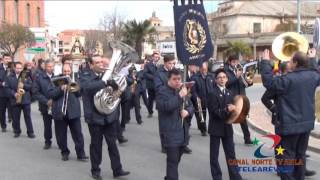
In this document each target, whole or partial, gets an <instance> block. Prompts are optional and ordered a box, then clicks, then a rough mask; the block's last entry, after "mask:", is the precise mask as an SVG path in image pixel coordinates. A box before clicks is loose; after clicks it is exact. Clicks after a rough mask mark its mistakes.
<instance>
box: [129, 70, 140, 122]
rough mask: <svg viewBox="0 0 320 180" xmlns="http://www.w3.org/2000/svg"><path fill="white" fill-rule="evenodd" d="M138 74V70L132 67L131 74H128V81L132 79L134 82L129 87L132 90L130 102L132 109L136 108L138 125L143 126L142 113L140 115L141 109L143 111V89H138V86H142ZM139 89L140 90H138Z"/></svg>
mask: <svg viewBox="0 0 320 180" xmlns="http://www.w3.org/2000/svg"><path fill="white" fill-rule="evenodd" d="M137 76H138V73H137V70H136V69H135V68H134V67H132V68H130V69H129V74H128V79H131V80H132V83H131V84H130V86H129V89H130V92H131V95H132V96H131V97H130V98H129V101H130V105H131V107H130V109H131V108H134V111H135V115H136V121H137V123H138V124H139V125H140V124H142V122H143V121H142V119H141V113H140V109H141V106H140V95H139V94H140V92H138V91H140V88H142V87H138V86H141V82H140V85H138V77H137ZM138 88H139V89H138Z"/></svg>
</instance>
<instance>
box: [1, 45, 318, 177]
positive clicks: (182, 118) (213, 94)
mask: <svg viewBox="0 0 320 180" xmlns="http://www.w3.org/2000/svg"><path fill="white" fill-rule="evenodd" d="M308 54H309V56H308V57H307V56H306V55H305V54H304V53H302V52H295V53H292V59H291V60H290V61H289V62H282V64H285V65H282V66H281V67H283V68H282V69H280V72H281V75H280V76H279V75H277V76H275V77H273V75H272V67H271V64H270V63H269V61H268V60H269V59H270V55H269V51H268V50H266V51H265V52H264V56H263V59H264V60H263V61H262V62H261V74H262V80H263V84H264V86H265V87H266V88H267V89H268V90H267V91H266V93H265V94H264V95H263V97H262V102H263V103H264V104H265V105H266V107H267V108H268V109H270V111H271V112H272V114H273V115H272V123H273V125H274V126H275V130H276V133H277V134H278V135H280V136H281V138H282V140H281V146H282V147H284V148H285V149H286V150H287V151H288V154H287V155H286V156H285V157H286V158H287V159H290V158H301V159H304V160H305V156H306V155H305V151H306V147H307V142H308V137H309V134H310V130H311V129H312V128H313V121H314V119H315V117H314V115H313V114H314V113H313V112H311V111H312V109H313V108H312V107H309V108H306V107H307V106H312V104H310V103H308V102H311V101H312V99H313V96H314V95H313V93H314V91H315V88H316V87H317V86H318V85H319V83H320V76H319V74H318V72H317V71H316V70H315V68H309V63H310V62H309V58H310V59H311V58H314V57H315V50H314V49H310V50H309V53H308ZM159 57H160V56H159V54H158V53H157V52H155V53H154V54H153V56H152V60H151V61H150V62H148V63H147V64H146V68H144V69H143V67H142V68H141V69H140V71H138V72H137V70H136V68H135V66H132V67H131V68H128V74H127V75H126V77H125V79H124V81H126V85H127V86H126V87H125V89H124V90H123V91H122V93H121V94H122V95H121V96H119V98H120V99H121V100H120V101H124V100H125V101H124V102H125V103H127V104H125V103H122V102H119V104H118V105H116V106H115V107H114V108H115V109H114V110H113V111H112V112H111V113H109V114H107V113H103V112H99V111H98V110H97V108H96V107H95V102H94V96H95V94H96V93H97V92H99V91H100V90H102V89H104V88H106V89H108V87H111V88H113V89H114V90H119V89H120V88H121V87H120V86H121V83H120V82H121V81H123V80H121V78H120V79H108V80H107V81H105V80H103V76H104V73H105V72H106V69H108V68H109V65H110V63H111V62H110V61H111V60H112V59H113V58H112V57H109V58H105V59H104V57H102V56H94V57H89V58H87V62H86V64H85V65H82V66H83V67H84V68H82V69H81V68H80V70H79V72H78V77H75V72H72V60H70V59H64V63H63V65H62V70H61V72H62V74H61V75H58V76H56V74H54V72H53V71H54V62H53V61H50V60H46V61H43V60H39V65H38V68H37V69H36V70H35V71H34V75H32V76H30V75H29V74H27V73H28V72H30V71H27V69H26V68H23V65H22V64H21V63H20V62H16V63H14V65H13V66H12V67H13V69H11V68H10V62H11V57H10V56H8V55H6V54H4V55H3V58H2V61H1V66H0V67H1V68H0V75H1V76H0V81H1V86H0V91H1V93H0V96H1V99H0V102H1V103H0V104H1V108H0V111H1V119H0V120H1V128H2V132H6V130H7V120H6V110H8V109H9V108H8V106H10V107H11V109H12V114H11V115H12V117H13V122H12V125H13V132H14V137H19V136H20V134H21V128H20V113H21V111H23V113H24V116H25V118H24V119H25V123H26V127H27V135H28V137H30V138H34V137H35V135H34V132H33V126H32V118H31V115H30V108H31V99H32V98H34V99H36V100H37V101H38V103H39V111H40V113H41V115H42V116H43V123H44V127H43V130H44V135H43V136H44V140H45V141H44V149H49V148H51V144H52V134H53V133H52V122H54V128H55V136H56V141H57V144H58V146H59V149H60V150H61V156H62V160H63V161H67V160H68V159H69V157H68V156H69V153H70V151H69V149H68V147H67V127H69V128H70V130H71V135H72V138H73V140H74V142H75V150H76V153H77V158H78V160H79V161H87V159H88V157H87V156H86V153H85V148H84V137H83V134H82V130H81V129H82V127H81V123H80V115H81V113H80V112H81V108H80V107H81V106H80V97H81V98H82V102H83V110H84V118H85V121H86V122H87V124H88V128H89V132H90V136H91V144H90V161H91V173H92V177H93V178H95V179H101V178H102V177H101V170H100V168H99V165H100V164H101V161H102V140H103V137H104V138H105V139H106V141H107V144H108V151H109V156H110V160H111V168H112V170H113V175H114V177H119V176H125V175H128V174H129V173H130V172H129V171H125V170H124V169H123V167H122V164H121V161H120V153H119V150H118V148H117V144H116V140H117V139H118V140H119V142H120V143H123V141H124V140H123V139H121V137H122V138H124V137H123V135H122V133H123V129H124V127H125V126H124V125H125V124H126V123H128V121H129V120H130V117H128V115H126V113H128V112H130V109H132V108H135V113H136V121H137V123H138V124H141V123H142V116H141V114H140V108H141V106H140V99H141V98H140V97H141V96H142V97H143V96H144V94H147V102H146V103H145V104H146V106H147V109H148V112H149V115H152V112H153V101H156V109H157V110H158V120H159V135H160V144H161V147H162V152H163V153H166V155H167V172H166V176H165V179H168V180H169V179H175V180H176V179H178V164H179V162H180V159H181V156H182V154H183V153H191V149H189V148H188V144H189V138H190V136H189V128H190V124H191V123H190V122H189V121H191V119H192V116H193V114H195V115H196V116H195V117H196V120H197V124H198V128H199V130H200V131H201V134H202V135H203V136H205V135H206V133H207V132H208V133H209V135H210V165H211V173H212V178H213V179H221V174H222V172H221V168H220V166H219V161H218V156H219V146H220V140H221V141H222V145H223V149H224V151H225V155H226V159H227V160H234V159H236V155H235V145H234V141H233V130H232V125H231V124H228V123H226V122H227V120H228V117H230V115H231V114H232V113H233V112H234V111H235V109H236V107H235V105H233V104H232V103H233V99H234V97H235V96H236V95H245V88H246V87H247V86H246V85H245V84H247V85H248V86H250V85H252V84H253V80H252V79H246V78H245V77H244V75H245V73H246V72H243V71H242V69H240V70H239V69H238V68H239V66H238V64H239V60H238V58H237V56H235V55H231V56H229V58H228V60H227V63H226V64H225V66H224V68H220V69H218V70H216V71H215V72H209V71H208V64H207V63H206V62H204V63H203V64H202V66H201V67H200V68H199V69H197V68H196V67H195V66H192V65H190V66H189V68H188V73H187V76H188V78H187V79H188V82H193V83H192V85H191V86H189V87H188V88H187V87H186V86H185V85H184V83H182V79H183V77H182V76H181V72H180V71H179V70H178V69H176V68H175V67H174V64H175V58H174V57H173V56H170V55H165V56H164V58H163V60H164V64H163V65H160V66H159V65H158V64H157V62H158V60H159ZM88 65H89V66H88ZM87 66H88V67H87ZM140 66H144V64H143V65H141V64H140ZM85 67H86V68H85ZM304 74H305V75H304ZM31 77H34V78H31ZM279 77H281V78H279ZM244 80H246V83H244V82H243V81H244ZM73 83H74V84H73ZM292 83H294V84H292ZM146 84H147V85H146ZM302 84H303V85H302ZM152 87H153V88H152ZM301 87H303V89H301ZM291 89H292V90H291ZM147 91H148V92H147ZM153 91H154V92H153ZM126 92H127V93H128V94H127V95H126ZM289 92H292V93H294V94H291V93H289ZM149 93H151V94H149ZM152 93H154V94H152ZM31 95H32V96H33V97H31ZM153 96H154V97H153ZM292 96H294V97H295V98H291V97H292ZM297 97H301V99H300V100H299V99H297ZM122 99H124V100H122ZM281 99H283V100H281ZM284 99H286V101H287V100H288V101H289V100H292V101H294V102H286V101H284ZM7 102H9V103H7ZM285 103H289V104H290V106H289V105H286V104H285ZM301 103H304V104H305V105H303V108H300V109H301V111H300V112H301V116H297V113H298V112H296V111H295V109H296V108H299V107H300V106H299V107H298V105H299V104H301ZM120 105H121V108H120ZM293 105H297V107H292V106H293ZM64 106H65V107H64ZM284 107H292V109H288V108H284ZM199 108H201V109H199ZM283 108H284V109H283ZM120 112H122V113H120ZM293 113H294V114H295V115H292V114H293ZM120 114H121V116H122V119H124V120H122V121H123V122H121V123H120V118H119V117H120ZM207 114H208V116H209V121H208V123H207V121H206V117H207ZM298 117H301V118H302V119H301V120H300V119H295V120H292V118H298ZM181 122H182V123H181ZM292 122H295V123H294V124H292ZM207 124H208V130H207V127H206V126H207ZM241 128H242V130H243V133H244V141H245V144H252V141H251V139H250V132H249V130H248V126H247V124H246V120H244V121H243V122H242V123H241ZM119 134H120V135H119ZM125 140H126V139H125ZM126 141H127V140H126ZM292 143H294V144H292ZM297 144H299V145H300V146H297V147H299V148H294V149H292V148H291V147H292V145H297ZM302 144H303V146H301V145H302ZM289 152H291V153H290V154H289ZM292 154H295V155H294V156H292ZM279 166H280V165H279ZM301 168H303V169H304V171H303V170H301V169H300V170H299V169H298V170H297V172H299V173H296V174H292V173H291V174H290V173H282V172H280V173H279V175H280V177H281V179H289V178H292V177H293V178H295V179H302V177H304V176H305V175H307V173H306V172H309V171H307V170H306V167H305V166H304V167H301ZM228 169H229V176H230V179H235V180H240V179H242V178H241V176H240V174H239V172H238V170H237V166H233V165H229V164H228ZM305 173H306V174H305ZM311 174H312V173H311ZM313 174H314V173H313ZM313 174H312V175H313Z"/></svg>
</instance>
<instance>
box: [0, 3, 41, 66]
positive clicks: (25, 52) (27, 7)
mask: <svg viewBox="0 0 320 180" xmlns="http://www.w3.org/2000/svg"><path fill="white" fill-rule="evenodd" d="M0 22H1V23H2V22H5V23H9V24H20V25H22V26H24V27H28V28H29V29H30V30H31V31H32V32H33V33H34V34H35V37H36V43H34V44H33V45H32V47H28V48H27V47H21V48H20V49H19V50H18V51H17V53H16V54H15V57H14V59H15V61H22V62H24V61H26V60H29V58H30V57H31V56H32V57H34V58H40V57H41V58H46V57H47V53H46V48H47V38H46V37H47V29H46V27H45V18H44V0H0ZM0 28H1V27H0Z"/></svg>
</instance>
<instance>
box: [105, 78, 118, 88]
mask: <svg viewBox="0 0 320 180" xmlns="http://www.w3.org/2000/svg"><path fill="white" fill-rule="evenodd" d="M106 85H107V86H111V87H112V88H113V90H118V88H119V86H118V84H117V83H116V81H115V80H113V79H112V80H108V81H107V83H106Z"/></svg>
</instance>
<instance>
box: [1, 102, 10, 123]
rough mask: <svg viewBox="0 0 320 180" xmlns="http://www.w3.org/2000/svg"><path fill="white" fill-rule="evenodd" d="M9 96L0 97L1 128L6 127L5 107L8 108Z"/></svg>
mask: <svg viewBox="0 0 320 180" xmlns="http://www.w3.org/2000/svg"><path fill="white" fill-rule="evenodd" d="M8 102H9V98H6V97H0V125H1V128H2V129H6V128H7V122H6V121H7V120H6V109H7V108H8V104H9V103H8Z"/></svg>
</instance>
